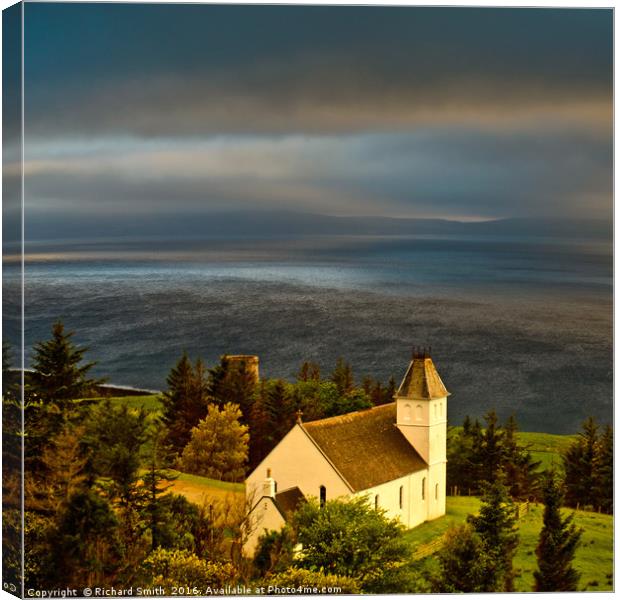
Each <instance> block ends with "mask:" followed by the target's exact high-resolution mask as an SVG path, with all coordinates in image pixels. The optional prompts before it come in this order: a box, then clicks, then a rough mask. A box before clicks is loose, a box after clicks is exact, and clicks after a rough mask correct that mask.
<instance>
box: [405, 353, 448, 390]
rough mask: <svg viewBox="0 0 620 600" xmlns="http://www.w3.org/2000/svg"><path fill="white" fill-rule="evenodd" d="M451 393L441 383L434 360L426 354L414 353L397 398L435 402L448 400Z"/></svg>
mask: <svg viewBox="0 0 620 600" xmlns="http://www.w3.org/2000/svg"><path fill="white" fill-rule="evenodd" d="M449 395H450V392H448V390H447V389H446V386H445V385H444V384H443V381H441V377H439V373H437V369H435V365H434V364H433V360H432V359H431V357H430V356H429V355H428V353H426V352H422V353H414V355H413V358H412V359H411V362H410V363H409V368H408V369H407V373H406V374H405V378H404V379H403V382H402V383H401V384H400V387H399V388H398V391H397V392H396V395H395V396H394V397H395V398H409V399H411V400H433V399H435V398H446V397H447V396H449Z"/></svg>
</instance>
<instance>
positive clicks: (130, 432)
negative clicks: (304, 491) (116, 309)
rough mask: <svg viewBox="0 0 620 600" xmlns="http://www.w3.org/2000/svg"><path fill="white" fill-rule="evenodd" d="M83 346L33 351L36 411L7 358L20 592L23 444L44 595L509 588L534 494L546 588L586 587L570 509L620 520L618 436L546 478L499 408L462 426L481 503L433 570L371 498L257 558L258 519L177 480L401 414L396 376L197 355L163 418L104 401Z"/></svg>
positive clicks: (31, 567)
mask: <svg viewBox="0 0 620 600" xmlns="http://www.w3.org/2000/svg"><path fill="white" fill-rule="evenodd" d="M72 335H73V334H72V333H70V332H66V331H65V329H64V326H63V325H62V323H60V322H58V323H56V324H55V325H54V326H53V329H52V337H51V339H49V340H47V341H45V342H40V343H38V344H36V345H35V347H34V349H33V350H34V351H33V360H32V364H33V368H34V372H33V373H32V376H29V377H28V378H27V379H26V386H25V389H24V390H23V398H24V401H23V403H22V400H21V394H20V389H19V386H18V382H17V381H15V372H14V371H12V370H11V368H10V366H11V361H10V351H9V349H8V348H7V347H5V346H3V403H4V412H3V421H4V422H3V429H4V437H3V440H4V443H3V457H4V461H3V467H4V478H3V485H4V498H5V502H4V506H3V516H4V521H3V528H4V532H5V544H6V546H5V553H4V569H5V573H6V577H7V578H8V579H10V578H13V580H17V578H18V577H19V576H20V567H19V565H20V560H19V556H20V547H19V535H15V534H16V532H17V533H19V530H20V527H21V516H20V509H21V505H20V485H19V484H20V482H19V470H20V466H21V455H20V452H19V446H20V443H21V440H22V439H23V441H24V450H25V465H24V468H25V472H24V475H25V488H26V489H25V491H26V497H25V509H26V512H25V521H24V522H25V529H24V532H23V533H24V537H25V542H26V550H27V561H26V572H25V578H26V583H27V585H28V586H29V587H33V588H36V589H43V588H49V587H53V586H61V587H64V586H67V585H69V586H75V587H80V586H86V585H88V586H92V585H109V586H116V587H129V586H131V585H164V586H172V585H177V584H178V583H179V582H180V581H184V582H190V581H192V582H196V583H195V585H198V586H200V585H202V584H204V583H205V582H209V583H208V584H209V585H211V586H213V585H217V584H218V583H220V584H221V585H226V584H230V583H231V582H246V583H247V582H252V583H261V582H267V581H269V582H278V583H277V584H278V585H285V584H287V582H288V584H291V585H293V584H299V585H302V584H303V585H319V586H322V585H326V586H331V585H334V586H336V587H340V588H341V589H342V590H343V591H350V592H351V593H353V592H357V591H362V592H374V593H387V592H404V591H410V592H411V591H445V592H450V591H502V590H503V591H510V590H511V589H512V587H513V583H514V576H515V572H514V569H513V567H512V559H513V557H514V554H515V552H516V548H517V545H518V536H517V533H516V525H515V511H514V504H513V503H514V502H515V501H522V500H525V499H537V500H542V501H543V502H544V504H545V515H544V523H543V528H542V530H541V534H540V541H539V545H538V548H537V551H536V554H537V559H538V570H537V572H536V589H537V590H541V591H543V590H569V589H576V585H577V580H578V574H577V573H576V572H575V571H574V569H573V567H572V564H571V561H572V558H573V556H574V551H575V548H576V547H577V544H578V541H579V532H578V531H577V530H576V528H575V527H574V525H573V524H572V522H571V517H570V516H569V517H563V516H562V515H561V513H560V507H561V506H562V505H563V504H564V503H566V504H568V505H569V506H580V507H586V506H588V507H594V508H598V509H600V510H605V511H608V512H611V511H612V510H613V502H612V495H611V494H612V491H611V490H612V489H613V487H612V486H611V478H612V475H613V474H612V470H611V464H612V456H613V455H612V452H611V450H612V441H613V434H612V431H611V428H606V429H605V430H603V432H602V433H601V432H599V428H598V427H597V426H596V424H595V423H594V422H593V421H591V420H589V421H588V422H587V423H586V424H585V425H584V431H583V432H582V433H581V434H580V435H579V436H578V438H577V440H576V441H575V442H574V443H573V444H572V445H571V447H570V448H569V450H568V451H567V452H566V454H565V456H564V461H563V462H564V472H563V473H544V474H541V473H540V469H539V466H540V465H539V464H538V463H537V462H536V461H534V460H533V459H532V456H531V453H530V452H529V450H528V448H527V447H524V446H522V445H520V444H519V443H518V442H517V436H516V433H517V424H516V421H515V420H514V418H511V419H509V420H508V421H507V422H506V423H505V424H503V425H500V424H499V423H498V419H497V416H496V415H495V413H493V412H491V413H489V414H487V415H486V416H485V420H484V426H482V425H481V424H480V423H479V422H478V421H477V420H475V421H472V420H471V419H469V418H467V419H466V420H465V423H464V424H463V427H462V428H461V429H451V430H450V435H449V441H448V486H449V487H451V488H452V489H454V490H457V491H458V490H459V489H460V490H464V489H466V488H467V489H468V491H470V490H471V492H472V493H473V494H476V495H480V496H481V497H482V508H481V510H480V512H479V514H478V515H473V516H471V517H470V518H469V519H468V520H467V523H465V524H464V525H462V526H461V527H460V528H457V529H453V530H450V531H449V532H448V534H446V536H445V539H444V545H443V547H442V549H441V550H440V551H439V553H438V555H437V564H438V569H437V570H436V571H435V572H433V573H427V574H426V575H422V574H420V573H419V570H418V569H417V568H415V567H414V566H413V563H412V562H411V548H410V547H409V545H408V544H407V543H406V541H405V539H404V537H403V532H404V531H403V528H402V525H400V524H399V523H398V522H396V521H391V520H389V519H387V518H386V516H385V514H384V513H383V512H382V511H381V510H379V511H377V510H375V509H373V508H371V507H370V506H369V505H368V504H367V503H365V502H362V501H360V502H357V501H353V502H342V501H331V502H328V503H327V504H326V505H325V507H324V508H323V509H320V507H319V506H318V505H317V504H316V503H315V502H314V501H312V500H310V501H309V502H307V503H306V504H304V505H303V506H302V507H301V508H300V510H299V511H298V513H297V514H296V515H295V516H294V517H293V519H292V520H291V522H290V524H288V525H287V527H286V528H285V529H284V530H283V531H282V532H269V533H268V534H267V535H266V536H264V537H263V538H262V539H261V542H260V544H259V548H258V550H257V553H256V555H255V557H254V558H253V560H248V559H246V558H244V557H243V556H242V555H241V552H240V548H241V546H242V544H243V541H244V536H246V535H247V516H248V512H249V508H250V507H249V506H247V504H246V503H245V502H243V501H239V500H234V499H233V498H232V497H230V498H226V499H225V500H222V501H220V502H210V503H208V504H204V505H202V506H199V505H196V504H193V503H191V502H189V501H188V500H187V499H186V498H185V497H183V496H180V495H178V494H175V493H173V492H172V491H171V489H170V488H171V485H172V483H173V481H174V478H175V476H176V475H175V471H174V470H173V469H179V470H182V471H184V472H188V473H196V474H202V475H207V476H209V477H212V478H216V479H221V480H231V481H235V480H236V481H240V480H242V479H243V478H244V475H245V473H246V472H247V470H248V469H251V468H253V466H255V465H256V464H258V462H260V460H261V459H262V458H263V457H264V456H265V455H266V454H267V453H268V452H269V451H270V450H271V449H272V448H273V447H274V446H275V445H276V444H277V443H278V441H279V440H280V439H281V437H282V436H283V435H285V434H286V432H287V431H288V430H289V429H290V427H291V426H292V424H293V423H294V421H295V419H296V418H297V415H299V413H300V412H302V413H303V415H304V418H307V419H308V420H310V419H316V418H323V417H327V416H333V415H336V414H342V413H345V412H350V411H353V410H359V409H362V408H367V407H370V406H372V405H373V404H375V403H379V404H380V403H384V402H389V401H391V399H392V396H393V394H394V391H395V384H394V381H393V379H392V380H391V381H390V382H388V384H387V385H385V386H384V385H382V384H381V383H380V382H378V381H374V380H369V379H368V378H366V379H365V380H363V381H362V384H361V385H360V386H356V385H355V380H354V377H353V372H352V369H351V366H350V365H349V364H348V363H346V361H344V360H342V359H340V360H339V361H338V362H337V364H336V366H335V368H334V370H333V371H332V372H331V373H330V374H329V376H328V377H327V378H322V377H321V373H320V369H319V367H318V365H316V364H313V363H309V362H306V363H304V364H303V365H302V366H301V368H300V370H299V373H298V376H297V380H296V381H295V382H287V381H284V380H273V379H272V380H269V379H268V380H261V381H257V379H256V377H255V375H254V374H253V373H251V371H250V370H249V369H247V367H246V366H245V364H244V363H234V362H233V363H231V361H230V360H229V359H228V358H227V357H226V356H224V357H222V358H221V360H220V362H219V363H218V364H216V365H215V366H214V367H212V368H206V367H205V366H204V364H203V363H202V361H200V360H196V361H195V362H192V361H191V360H190V358H189V356H187V355H186V354H183V355H182V356H181V358H180V359H179V361H178V362H177V363H176V364H175V365H174V367H173V368H172V369H171V371H170V373H169V375H168V378H167V390H166V392H165V393H164V394H163V397H162V410H161V413H153V412H151V413H149V412H147V411H146V410H144V409H130V408H128V407H127V405H125V404H123V403H112V402H110V401H109V400H101V399H100V398H98V397H97V395H98V393H99V392H98V386H99V385H100V384H101V383H102V381H101V380H99V379H96V378H93V377H91V376H90V372H91V369H92V367H93V366H94V363H93V362H85V361H84V357H85V353H86V349H85V348H80V347H78V346H77V345H76V344H75V343H74V342H73V341H72ZM22 411H23V414H24V419H25V435H24V432H22V431H21V413H22ZM584 482H588V485H584ZM608 484H609V485H608ZM565 497H566V500H564V498H565ZM339 532H340V533H339ZM298 544H301V545H302V547H303V549H304V551H303V553H301V554H300V553H299V552H297V551H296V548H298V547H299V546H298Z"/></svg>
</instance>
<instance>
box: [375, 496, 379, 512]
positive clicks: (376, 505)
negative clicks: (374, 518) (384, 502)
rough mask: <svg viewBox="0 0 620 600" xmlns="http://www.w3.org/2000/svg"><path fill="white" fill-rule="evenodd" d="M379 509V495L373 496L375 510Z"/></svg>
mask: <svg viewBox="0 0 620 600" xmlns="http://www.w3.org/2000/svg"><path fill="white" fill-rule="evenodd" d="M378 508H379V494H377V495H376V496H375V510H377V509H378Z"/></svg>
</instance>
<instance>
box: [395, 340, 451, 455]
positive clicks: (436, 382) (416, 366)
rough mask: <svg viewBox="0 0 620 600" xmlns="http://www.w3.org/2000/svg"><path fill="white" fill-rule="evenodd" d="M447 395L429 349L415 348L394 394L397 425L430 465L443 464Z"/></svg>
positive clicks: (446, 422) (448, 393)
mask: <svg viewBox="0 0 620 600" xmlns="http://www.w3.org/2000/svg"><path fill="white" fill-rule="evenodd" d="M449 395H450V392H448V390H447V389H446V386H445V385H444V384H443V381H441V377H439V373H437V370H436V369H435V365H434V364H433V360H432V359H431V356H430V348H428V349H426V348H422V349H419V348H415V349H414V351H413V354H412V357H411V362H410V363H409V368H408V369H407V373H406V374H405V377H404V379H403V381H402V383H401V384H400V387H399V388H398V391H397V392H396V394H395V395H394V400H395V401H396V426H397V427H398V429H399V430H400V432H401V433H402V434H403V435H404V436H405V437H406V438H407V440H408V441H409V443H410V444H411V445H412V446H413V447H414V448H415V449H416V450H417V451H418V454H419V455H420V456H421V457H422V458H423V459H424V460H425V461H426V462H427V463H428V464H429V465H432V464H436V463H445V462H446V437H447V424H448V418H447V417H448V396H449Z"/></svg>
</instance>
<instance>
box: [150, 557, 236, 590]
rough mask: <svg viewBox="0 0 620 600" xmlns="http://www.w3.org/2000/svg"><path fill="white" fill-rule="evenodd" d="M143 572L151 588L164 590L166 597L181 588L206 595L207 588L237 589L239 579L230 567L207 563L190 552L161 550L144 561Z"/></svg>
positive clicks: (228, 564)
mask: <svg viewBox="0 0 620 600" xmlns="http://www.w3.org/2000/svg"><path fill="white" fill-rule="evenodd" d="M143 568H144V570H145V571H146V573H147V578H148V580H149V581H150V582H151V584H152V585H154V586H160V585H161V586H162V587H164V588H165V590H166V595H169V593H170V590H171V588H172V587H178V586H182V587H184V588H188V589H189V590H191V589H192V588H194V587H195V588H197V589H198V590H201V591H203V592H204V590H205V589H206V588H207V587H211V588H214V587H224V586H227V585H236V580H237V577H238V575H237V573H236V571H235V569H234V567H233V566H232V565H231V564H230V563H220V562H207V561H205V560H202V559H200V558H199V557H198V556H196V555H195V554H193V553H191V552H189V551H188V550H164V549H163V548H158V549H157V550H155V551H154V552H152V553H151V554H150V555H149V557H148V558H147V559H146V560H145V561H144V563H143ZM184 595H192V593H191V592H188V593H187V594H184Z"/></svg>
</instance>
